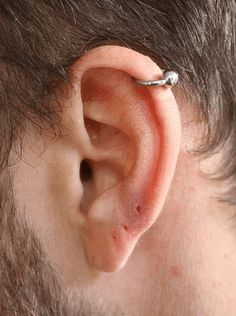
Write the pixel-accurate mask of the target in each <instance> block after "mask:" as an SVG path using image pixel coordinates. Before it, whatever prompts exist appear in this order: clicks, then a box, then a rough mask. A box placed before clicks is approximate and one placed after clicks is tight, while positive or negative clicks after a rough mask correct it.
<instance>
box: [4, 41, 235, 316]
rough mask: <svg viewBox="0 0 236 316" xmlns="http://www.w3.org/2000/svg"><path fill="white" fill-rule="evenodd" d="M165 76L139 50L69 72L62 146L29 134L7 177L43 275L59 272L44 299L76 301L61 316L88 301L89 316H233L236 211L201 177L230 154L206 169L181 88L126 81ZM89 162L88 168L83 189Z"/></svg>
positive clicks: (91, 60)
mask: <svg viewBox="0 0 236 316" xmlns="http://www.w3.org/2000/svg"><path fill="white" fill-rule="evenodd" d="M118 56H119V58H118ZM161 73H162V72H161V70H160V68H159V67H158V65H156V64H154V62H152V61H151V60H150V59H149V58H147V57H146V56H144V55H141V54H137V53H136V52H134V51H132V50H129V49H126V48H121V47H115V46H111V47H107V46H104V47H101V48H99V49H94V50H93V52H91V53H89V54H88V55H87V56H85V57H84V58H82V59H81V60H79V61H77V62H76V63H75V64H74V65H73V67H72V69H71V74H70V75H71V78H72V81H73V85H72V87H71V86H65V87H61V88H60V89H61V92H63V93H62V95H61V103H62V105H63V117H62V124H63V125H62V126H63V129H62V130H63V134H64V136H63V137H60V138H58V139H54V140H52V138H51V135H50V134H49V133H48V132H46V131H44V133H43V135H42V136H40V137H38V136H37V134H36V132H35V131H34V129H33V127H32V126H30V125H29V126H28V129H27V131H26V134H25V135H24V138H23V151H22V157H21V159H20V160H19V161H18V162H17V163H16V164H14V165H13V166H12V167H11V169H10V171H11V174H12V187H13V189H14V194H13V196H12V197H9V200H10V199H11V200H14V203H15V210H16V214H17V216H19V217H20V218H22V220H21V225H23V223H24V222H25V223H26V225H27V226H28V227H30V228H31V229H32V232H33V234H34V235H35V236H36V240H37V241H38V249H41V251H42V253H43V254H44V257H43V258H45V259H44V260H43V262H44V268H45V269H46V267H51V268H52V269H51V270H50V272H48V275H49V276H50V277H47V278H46V279H45V280H44V282H43V283H42V287H41V288H42V290H43V289H46V288H47V287H50V286H51V279H55V280H56V282H57V287H58V291H59V292H60V295H61V296H62V297H64V298H68V297H69V295H71V296H72V297H73V299H71V301H70V300H67V299H65V302H64V301H63V304H64V305H63V304H62V305H63V308H64V310H63V309H61V310H62V312H61V314H62V315H78V314H79V306H78V305H81V301H82V302H83V304H84V306H87V307H86V308H87V314H88V315H90V314H93V313H94V314H95V315H97V314H98V313H99V310H100V309H102V311H101V314H102V315H112V314H113V313H114V314H117V315H122V314H124V315H161V316H171V315H181V316H185V315H186V316H187V315H188V316H195V315H196V316H197V315H204V316H205V315H206V316H211V315H212V316H213V315H214V316H218V315H219V316H221V315H228V316H231V315H232V316H234V315H235V313H236V300H235V293H236V278H234V275H236V242H235V227H234V222H233V220H232V218H233V216H234V215H235V209H234V208H233V207H232V206H229V205H226V204H223V203H220V202H218V201H217V200H216V198H215V197H216V196H217V195H218V194H220V193H222V192H223V191H224V190H225V189H226V188H227V187H226V184H222V183H217V182H213V181H209V180H207V179H206V178H204V177H203V176H202V173H201V172H200V171H204V172H209V171H212V166H214V165H216V164H217V162H218V161H220V159H221V155H222V153H223V152H222V153H219V154H218V155H216V156H214V157H211V158H209V159H207V160H205V161H200V159H199V157H196V156H193V155H192V154H191V153H190V149H194V148H195V147H196V145H197V144H198V142H199V141H200V135H201V131H202V130H203V127H204V123H203V122H199V121H198V120H197V115H196V112H195V109H196V107H195V105H192V104H191V105H190V104H189V103H187V102H186V100H185V99H184V97H183V93H182V91H181V88H180V87H179V88H178V87H176V88H174V90H173V92H172V90H171V89H170V88H148V89H150V90H148V92H147V91H146V89H147V88H139V87H137V86H136V85H135V83H134V82H133V81H132V80H131V78H132V77H133V76H134V77H136V78H139V79H154V78H156V76H157V75H161ZM97 78H99V79H100V78H103V80H102V81H101V80H98V79H97ZM80 80H81V89H80V88H79V85H78V81H80ZM91 86H92V87H93V89H91ZM157 89H159V90H157ZM174 95H175V96H176V97H174ZM68 96H69V97H68ZM117 100H118V101H117ZM117 102H119V103H118V104H119V106H118V104H117ZM137 104H141V106H139V105H138V106H137ZM85 118H86V120H87V125H86V126H87V129H86V128H85V126H84V119H85ZM91 120H93V121H96V122H98V121H99V122H100V124H101V123H103V124H105V125H106V126H108V127H109V128H103V129H101V126H102V125H99V124H95V125H93V124H92V123H91ZM101 152H102V154H101ZM114 152H115V153H116V155H114ZM16 157H17V152H16V150H13V151H12V153H11V160H12V161H14V160H15V159H16ZM104 157H105V158H104ZM107 157H108V158H107ZM117 157H118V159H117ZM83 159H90V160H91V161H93V165H92V170H93V176H92V177H91V178H89V179H88V180H86V181H81V179H80V177H79V175H80V164H81V161H82V160H83ZM108 166H109V167H108ZM133 166H135V168H134V170H135V172H133V173H132V172H131V171H132V170H133V169H132V167H133ZM101 179H103V180H101ZM147 179H148V181H146V180H147ZM134 188H135V189H134ZM107 190H109V191H108V192H109V194H108V195H107V193H106V192H107ZM135 203H136V204H135ZM137 203H138V205H139V206H141V211H142V212H143V213H142V215H140V214H138V213H137V212H136V213H135V211H134V209H135V207H134V206H137ZM5 209H6V210H7V206H5ZM114 210H115V211H114ZM23 215H24V217H23ZM121 222H122V225H127V227H126V228H127V229H125V228H124V226H122V227H123V228H122V229H121V228H120V227H121ZM28 233H29V232H28ZM18 235H19V240H22V238H23V237H22V236H24V234H23V233H22V234H21V233H20V232H18ZM13 248H14V247H13ZM16 248H17V247H16ZM34 248H35V249H36V247H32V249H31V253H32V252H33V251H34V250H33V249H34ZM39 253H41V252H39ZM19 256H20V255H19ZM40 256H42V254H41V255H40V254H39V255H38V256H37V260H39V258H40ZM2 269H6V271H7V269H8V268H7V266H6V265H5V266H4V265H3V264H2ZM40 274H41V271H38V273H36V272H35V274H34V277H36V278H39V275H40ZM52 275H53V277H52ZM29 279H30V277H29ZM31 281H32V280H31ZM29 284H30V286H29V287H30V288H31V286H32V292H34V285H33V284H31V282H29ZM81 289H82V292H81ZM51 293H52V300H53V298H55V297H56V293H54V292H53V290H52V291H51ZM36 297H37V295H36ZM21 299H23V298H22V297H21V296H20V294H19V301H21ZM78 302H79V303H78ZM89 302H90V303H89ZM0 304H2V305H3V303H0ZM40 304H42V303H38V305H39V306H40ZM48 305H50V304H48ZM55 306H56V304H55ZM89 306H92V308H90V307H89ZM45 308H47V307H45ZM48 308H49V307H48ZM56 308H59V307H55V310H54V313H55V315H56V314H57V312H58V310H59V309H58V310H57V309H56ZM66 308H68V309H66ZM89 308H90V309H89ZM92 309H93V310H94V311H92ZM38 310H39V308H38ZM38 310H37V309H36V310H35V311H36V312H38ZM36 312H35V314H36V315H41V314H40V313H39V312H38V314H37V313H36ZM45 314H46V313H45ZM51 314H53V313H51ZM51 314H50V313H49V315H51ZM58 315H59V313H58ZM81 315H82V314H81Z"/></svg>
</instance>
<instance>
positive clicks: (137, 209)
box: [136, 205, 141, 214]
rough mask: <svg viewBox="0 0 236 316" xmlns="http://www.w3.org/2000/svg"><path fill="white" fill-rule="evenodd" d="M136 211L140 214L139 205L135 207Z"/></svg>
mask: <svg viewBox="0 0 236 316" xmlns="http://www.w3.org/2000/svg"><path fill="white" fill-rule="evenodd" d="M136 212H137V213H138V214H140V212H141V207H140V206H139V205H138V206H137V207H136Z"/></svg>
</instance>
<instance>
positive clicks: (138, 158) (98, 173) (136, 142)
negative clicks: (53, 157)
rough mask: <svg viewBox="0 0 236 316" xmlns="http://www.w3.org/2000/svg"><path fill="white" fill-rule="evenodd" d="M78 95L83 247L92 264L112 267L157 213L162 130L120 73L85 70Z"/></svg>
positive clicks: (146, 99)
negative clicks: (83, 138) (84, 139)
mask: <svg viewBox="0 0 236 316" xmlns="http://www.w3.org/2000/svg"><path fill="white" fill-rule="evenodd" d="M81 95H82V101H83V107H84V108H83V110H84V120H85V127H86V129H87V133H88V135H89V140H90V146H89V148H90V149H89V151H88V152H87V153H86V155H85V157H84V158H85V160H84V162H83V163H82V164H81V180H82V183H83V186H84V195H83V199H82V202H81V212H83V213H84V216H85V219H86V221H85V222H86V224H85V225H84V231H83V238H84V246H85V250H86V254H87V258H88V261H89V263H90V264H91V265H92V266H93V267H94V268H96V269H98V270H102V271H107V272H108V271H116V270H119V269H120V268H121V267H122V266H123V265H124V264H125V262H126V261H127V259H128V258H129V256H130V254H131V252H132V250H133V249H134V247H135V245H136V243H137V241H138V239H139V238H140V236H141V235H142V234H143V233H144V232H145V231H146V230H147V229H148V228H149V227H150V226H151V225H152V223H153V222H154V221H155V219H156V217H157V215H158V212H159V209H158V207H157V205H156V204H155V202H156V200H155V199H156V197H157V196H158V194H157V193H156V192H157V191H156V189H155V192H154V188H156V187H157V183H158V179H159V178H158V177H159V171H158V170H159V163H161V161H160V146H161V137H160V135H161V133H160V130H159V124H158V120H157V118H156V117H155V115H154V109H153V104H152V102H151V98H150V95H149V94H148V93H147V92H146V91H145V90H144V89H143V88H138V87H136V86H135V84H134V82H133V81H132V78H131V77H130V76H128V75H127V74H125V73H123V72H119V71H117V70H109V69H96V70H95V69H92V70H90V71H88V72H87V73H85V74H84V76H83V79H82V82H81ZM159 190H160V191H161V189H160V188H159Z"/></svg>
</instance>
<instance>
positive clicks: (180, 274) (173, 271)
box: [169, 266, 183, 278]
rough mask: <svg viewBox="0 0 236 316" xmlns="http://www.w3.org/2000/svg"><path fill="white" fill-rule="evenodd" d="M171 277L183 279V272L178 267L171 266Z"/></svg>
mask: <svg viewBox="0 0 236 316" xmlns="http://www.w3.org/2000/svg"><path fill="white" fill-rule="evenodd" d="M169 272H170V275H171V276H172V277H174V278H182V277H183V271H182V270H181V268H180V267H178V266H171V267H170V268H169Z"/></svg>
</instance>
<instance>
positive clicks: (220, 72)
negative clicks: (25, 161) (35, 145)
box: [0, 0, 236, 204]
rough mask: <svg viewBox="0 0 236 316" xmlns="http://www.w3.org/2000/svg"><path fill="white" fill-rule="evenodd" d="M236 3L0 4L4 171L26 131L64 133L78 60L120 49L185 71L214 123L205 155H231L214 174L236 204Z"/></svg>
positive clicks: (51, 0)
mask: <svg viewBox="0 0 236 316" xmlns="http://www.w3.org/2000/svg"><path fill="white" fill-rule="evenodd" d="M235 15H236V3H235V0H224V1H218V0H188V1H186V0H129V1H126V0H60V1H59V0H40V1H37V0H1V1H0V66H1V72H0V148H1V154H0V166H1V170H3V169H4V168H5V167H6V165H7V163H8V157H9V152H10V150H11V147H12V144H14V143H15V142H16V141H19V140H20V139H21V136H22V133H23V132H24V130H25V126H26V124H27V122H31V123H33V124H34V126H35V127H36V128H37V129H38V131H39V132H40V130H41V129H42V128H46V127H48V128H49V129H50V130H52V131H54V132H55V131H56V130H58V127H59V126H60V112H61V108H60V104H59V103H58V106H57V107H54V108H53V109H52V107H51V101H52V99H54V100H56V95H55V92H54V91H55V87H57V86H58V85H60V83H62V82H65V81H67V80H68V76H67V71H68V68H69V67H70V66H71V64H73V62H74V61H75V59H77V58H79V57H80V56H82V55H83V54H84V53H85V52H86V51H88V50H90V49H91V48H93V47H96V46H100V45H103V44H118V45H123V46H126V47H130V48H132V49H135V50H137V51H139V52H141V53H144V54H147V55H148V56H150V57H151V58H152V59H153V60H154V61H157V60H158V63H161V65H162V66H163V68H171V69H173V70H176V71H178V72H179V74H180V77H181V83H182V87H183V89H184V90H185V92H186V94H187V95H189V97H191V100H192V102H190V106H196V105H197V106H198V109H199V111H198V113H199V116H200V118H201V119H202V120H204V121H205V122H206V130H205V134H204V135H203V141H202V144H201V146H200V147H199V148H197V150H196V152H197V153H199V154H201V155H203V156H204V155H210V154H212V153H214V152H216V151H218V150H220V149H221V148H222V147H223V146H224V144H225V143H226V141H227V147H225V148H224V151H225V155H224V159H223V160H222V164H221V166H220V168H218V169H217V170H216V172H215V174H214V175H212V176H215V177H216V178H219V179H221V180H224V179H228V180H230V182H231V184H232V185H231V189H230V192H228V193H227V195H226V196H225V200H227V201H228V202H230V203H233V204H235V203H236V195H235V194H234V192H235V190H236V182H235V177H236V159H235V155H236V122H235V118H236V89H235V82H236V72H235V65H236V51H235V50H236V25H235V24H236V22H235V21H236V19H235Z"/></svg>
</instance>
